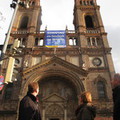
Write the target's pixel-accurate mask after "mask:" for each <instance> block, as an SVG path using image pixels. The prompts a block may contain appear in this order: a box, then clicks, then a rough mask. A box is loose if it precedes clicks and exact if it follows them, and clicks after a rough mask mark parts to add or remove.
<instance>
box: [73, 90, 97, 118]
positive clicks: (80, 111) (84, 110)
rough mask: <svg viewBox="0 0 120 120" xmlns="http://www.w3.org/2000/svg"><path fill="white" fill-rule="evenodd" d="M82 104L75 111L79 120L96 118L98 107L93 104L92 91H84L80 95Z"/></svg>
mask: <svg viewBox="0 0 120 120" xmlns="http://www.w3.org/2000/svg"><path fill="white" fill-rule="evenodd" d="M79 102H80V105H79V106H78V108H77V109H76V111H75V114H76V118H77V120H94V118H95V116H96V108H95V107H94V106H93V104H92V96H91V93H90V92H83V93H82V94H81V96H80V101H79Z"/></svg>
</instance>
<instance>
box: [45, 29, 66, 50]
mask: <svg viewBox="0 0 120 120" xmlns="http://www.w3.org/2000/svg"><path fill="white" fill-rule="evenodd" d="M45 46H46V47H57V48H58V47H60V48H62V47H66V32H65V30H48V31H46V32H45Z"/></svg>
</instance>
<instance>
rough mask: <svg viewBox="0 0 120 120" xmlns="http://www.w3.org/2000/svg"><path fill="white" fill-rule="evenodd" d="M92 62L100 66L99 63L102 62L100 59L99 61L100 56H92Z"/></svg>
mask: <svg viewBox="0 0 120 120" xmlns="http://www.w3.org/2000/svg"><path fill="white" fill-rule="evenodd" d="M92 63H93V65H94V66H100V65H101V63H102V61H101V59H100V58H94V59H93V60H92Z"/></svg>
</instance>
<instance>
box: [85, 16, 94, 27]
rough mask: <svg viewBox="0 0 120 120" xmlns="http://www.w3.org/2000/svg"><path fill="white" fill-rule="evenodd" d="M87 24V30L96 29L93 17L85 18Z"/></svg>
mask: <svg viewBox="0 0 120 120" xmlns="http://www.w3.org/2000/svg"><path fill="white" fill-rule="evenodd" d="M85 23H86V28H93V27H94V25H93V21H92V17H91V16H89V15H87V16H86V17H85Z"/></svg>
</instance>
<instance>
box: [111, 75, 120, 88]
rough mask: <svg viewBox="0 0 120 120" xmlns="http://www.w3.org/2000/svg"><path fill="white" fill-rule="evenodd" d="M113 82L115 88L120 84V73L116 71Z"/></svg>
mask: <svg viewBox="0 0 120 120" xmlns="http://www.w3.org/2000/svg"><path fill="white" fill-rule="evenodd" d="M111 84H112V88H115V87H117V86H119V85H120V74H119V73H116V74H115V75H114V77H113V80H112V82H111Z"/></svg>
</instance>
